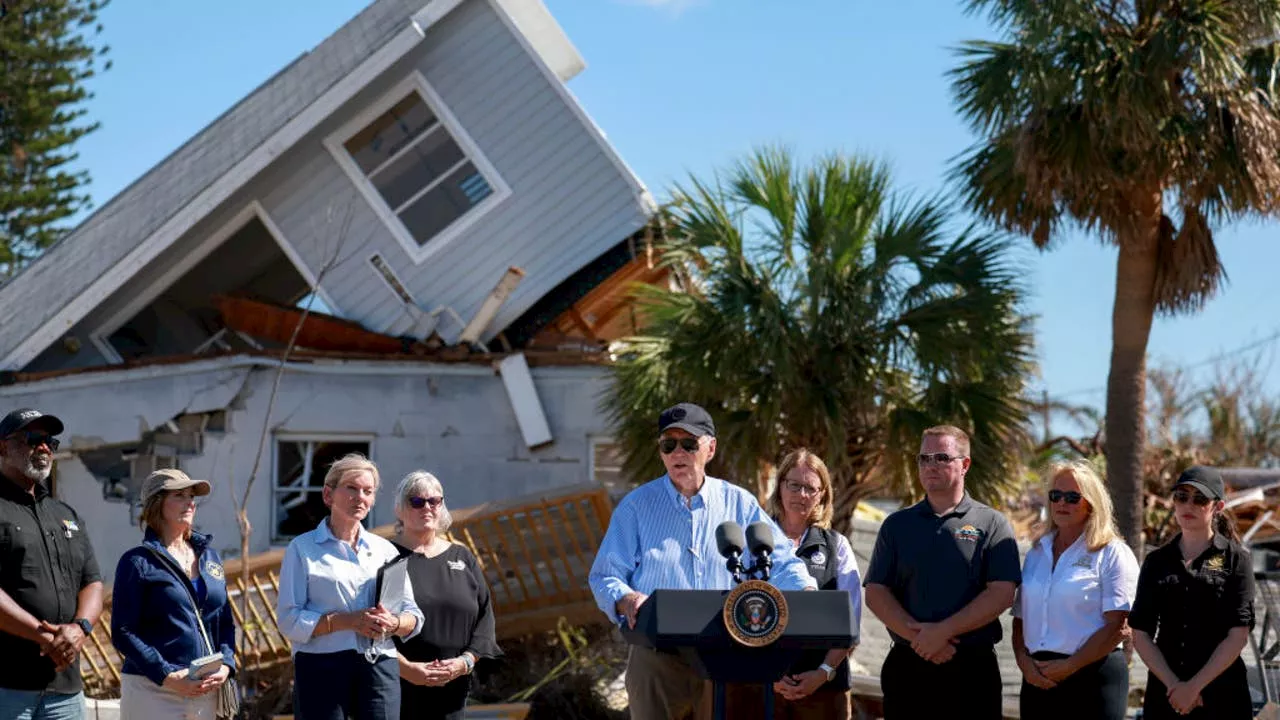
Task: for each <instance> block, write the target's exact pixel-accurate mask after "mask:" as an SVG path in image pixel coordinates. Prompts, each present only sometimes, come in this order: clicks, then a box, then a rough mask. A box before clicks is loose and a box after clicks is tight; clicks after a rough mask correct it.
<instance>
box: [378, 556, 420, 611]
mask: <svg viewBox="0 0 1280 720" xmlns="http://www.w3.org/2000/svg"><path fill="white" fill-rule="evenodd" d="M407 587H411V586H410V584H409V557H408V556H407V555H404V556H401V557H398V558H396V559H395V560H392V561H391V562H389V563H387V564H386V565H383V566H382V567H380V568H378V582H377V585H376V586H375V592H374V596H373V597H374V602H375V603H378V604H380V605H382V607H384V608H386V609H387V610H389V611H390V612H396V611H398V610H399V609H400V608H401V607H402V606H403V605H404V601H405V588H407Z"/></svg>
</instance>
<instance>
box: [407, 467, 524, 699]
mask: <svg viewBox="0 0 1280 720" xmlns="http://www.w3.org/2000/svg"><path fill="white" fill-rule="evenodd" d="M452 524H453V518H452V516H451V515H450V514H449V508H448V506H446V505H445V502H444V488H443V487H441V485H440V481H439V480H437V479H436V477H435V476H434V475H432V474H431V473H428V472H425V471H423V470H415V471H414V472H411V473H409V474H408V475H406V476H405V478H404V480H401V481H400V487H399V488H398V489H397V490H396V536H395V538H394V540H393V542H394V543H395V544H396V546H397V547H398V548H399V550H400V552H401V553H402V554H405V555H407V556H408V558H409V567H408V571H409V580H410V582H411V583H412V584H413V595H414V598H415V600H416V601H417V603H418V607H420V608H422V614H423V617H424V618H425V620H424V622H423V626H422V632H420V633H418V634H417V635H415V636H414V637H413V638H412V639H410V640H402V641H398V644H399V647H400V694H401V700H400V717H402V718H405V719H406V720H407V719H408V718H413V719H414V720H461V719H462V718H463V717H464V715H463V712H464V708H465V707H466V704H467V694H468V692H469V691H470V689H471V680H472V677H473V674H472V673H473V672H474V671H475V668H476V663H478V662H480V661H481V660H483V659H487V658H495V657H497V656H499V655H501V654H502V651H501V650H499V648H498V643H497V641H496V640H495V635H494V622H493V606H492V605H491V604H490V601H489V586H488V585H487V584H486V583H485V581H484V573H483V572H482V571H481V570H480V564H479V563H478V562H476V558H475V556H474V555H472V554H471V551H470V550H468V549H467V548H466V547H465V546H463V545H459V544H457V543H453V542H450V541H449V539H448V538H446V537H445V536H444V534H445V533H446V532H448V531H449V526H450V525H452Z"/></svg>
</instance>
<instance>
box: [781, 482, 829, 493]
mask: <svg viewBox="0 0 1280 720" xmlns="http://www.w3.org/2000/svg"><path fill="white" fill-rule="evenodd" d="M782 487H784V488H786V489H787V491H788V492H793V493H795V494H797V495H801V496H804V497H810V496H812V495H818V494H821V493H822V488H820V487H812V486H809V485H805V484H804V483H798V482H791V481H787V482H785V483H783V484H782Z"/></svg>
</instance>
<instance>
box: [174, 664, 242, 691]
mask: <svg viewBox="0 0 1280 720" xmlns="http://www.w3.org/2000/svg"><path fill="white" fill-rule="evenodd" d="M190 672H191V671H190V670H189V669H188V668H183V669H181V670H177V671H175V672H171V673H169V674H168V675H167V676H166V677H165V679H164V687H166V688H168V689H169V690H172V691H173V692H175V693H177V694H179V695H181V696H183V697H191V698H194V697H200V696H201V695H207V694H209V693H211V692H213V691H214V690H217V689H218V687H219V686H220V685H222V683H224V682H226V681H227V678H228V677H230V676H231V668H229V667H227V666H226V665H223V666H222V667H220V668H218V671H217V672H215V673H212V674H210V675H208V676H206V677H204V678H201V679H199V680H194V679H191V678H188V677H187V675H188V673H190Z"/></svg>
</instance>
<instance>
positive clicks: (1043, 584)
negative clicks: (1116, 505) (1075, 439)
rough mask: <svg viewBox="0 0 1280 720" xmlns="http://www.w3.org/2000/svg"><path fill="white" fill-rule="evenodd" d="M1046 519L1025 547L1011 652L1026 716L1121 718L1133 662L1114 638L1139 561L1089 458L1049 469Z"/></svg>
mask: <svg viewBox="0 0 1280 720" xmlns="http://www.w3.org/2000/svg"><path fill="white" fill-rule="evenodd" d="M1049 478H1050V482H1049V492H1048V496H1049V508H1048V509H1049V519H1048V522H1047V523H1045V527H1044V529H1043V531H1042V532H1041V534H1040V537H1039V539H1038V541H1037V542H1036V543H1035V544H1034V545H1033V546H1032V547H1031V550H1030V551H1028V552H1027V558H1026V561H1025V562H1024V564H1023V568H1022V586H1021V587H1020V588H1019V591H1018V599H1017V600H1016V601H1015V602H1014V605H1013V610H1014V620H1013V651H1014V656H1015V657H1016V658H1017V661H1018V667H1019V669H1021V670H1022V678H1023V679H1022V692H1021V694H1020V698H1019V704H1020V706H1021V716H1022V717H1025V718H1037V719H1040V718H1044V719H1046V720H1056V719H1057V718H1062V719H1063V720H1066V719H1068V718H1099V719H1100V720H1121V718H1123V717H1124V716H1125V710H1126V708H1127V706H1128V700H1129V668H1128V663H1127V662H1126V658H1125V656H1124V653H1123V652H1121V650H1120V648H1119V645H1120V642H1121V640H1122V639H1123V635H1124V632H1125V620H1126V618H1127V617H1128V615H1129V610H1130V609H1131V608H1132V606H1133V597H1134V593H1135V590H1136V587H1137V584H1138V560H1137V558H1136V557H1134V554H1133V551H1132V550H1130V549H1129V546H1128V545H1126V544H1125V542H1124V540H1122V539H1121V538H1120V537H1119V535H1117V534H1116V530H1115V524H1114V521H1113V519H1112V514H1111V497H1110V495H1109V493H1108V492H1107V488H1106V487H1105V486H1104V485H1103V482H1102V478H1101V477H1100V476H1099V475H1098V473H1097V472H1096V471H1094V469H1093V468H1092V467H1091V466H1090V465H1089V464H1087V463H1084V462H1073V463H1065V464H1062V465H1058V466H1056V467H1054V468H1053V469H1052V470H1051V471H1050V472H1049Z"/></svg>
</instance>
